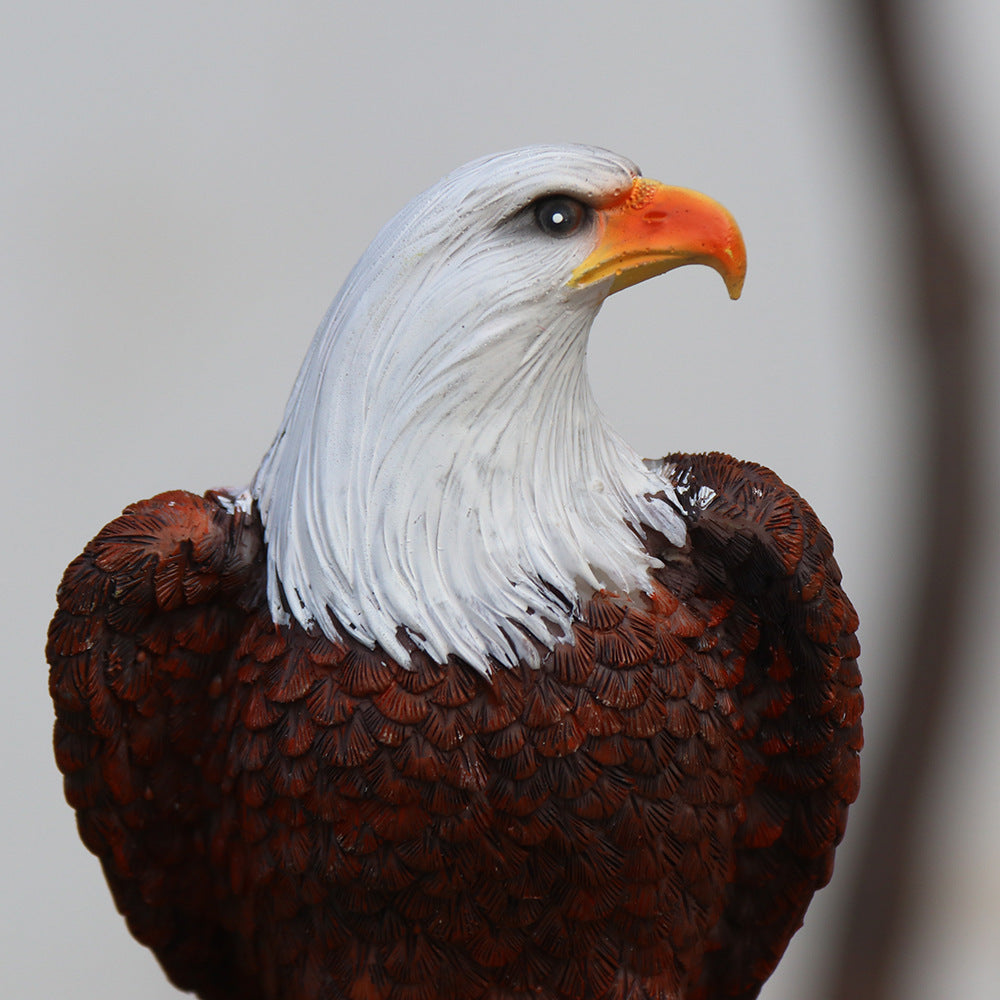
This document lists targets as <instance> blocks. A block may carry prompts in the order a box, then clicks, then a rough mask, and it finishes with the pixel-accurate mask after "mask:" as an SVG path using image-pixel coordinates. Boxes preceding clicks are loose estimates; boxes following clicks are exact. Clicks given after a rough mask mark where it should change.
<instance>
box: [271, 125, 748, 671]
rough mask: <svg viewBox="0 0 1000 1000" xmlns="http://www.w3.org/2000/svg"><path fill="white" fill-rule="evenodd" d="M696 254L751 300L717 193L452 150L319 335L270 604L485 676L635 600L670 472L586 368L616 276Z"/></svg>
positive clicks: (587, 154)
mask: <svg viewBox="0 0 1000 1000" xmlns="http://www.w3.org/2000/svg"><path fill="white" fill-rule="evenodd" d="M689 263H703V264H708V265H710V266H712V267H714V268H715V269H716V270H718V271H719V272H720V273H721V275H722V276H723V278H724V280H725V282H726V285H727V287H728V289H729V292H730V295H731V296H732V297H733V298H736V297H737V296H738V295H739V292H740V289H741V287H742V283H743V275H744V272H745V266H746V256H745V251H744V247H743V241H742V237H741V236H740V233H739V229H738V228H737V227H736V224H735V223H734V222H733V219H732V217H731V216H730V215H729V213H728V212H727V211H726V210H725V209H724V208H722V207H721V206H720V205H718V204H717V203H716V202H714V201H712V200H711V199H709V198H707V197H705V196H704V195H701V194H697V193H695V192H692V191H687V190H684V189H681V188H671V187H666V186H664V185H662V184H659V183H657V182H656V181H651V180H647V179H645V178H643V177H641V176H640V174H639V171H638V169H637V168H636V166H635V165H634V164H632V163H631V162H629V161H628V160H626V159H624V158H622V157H620V156H616V155H615V154H613V153H610V152H607V151H606V150H601V149H595V148H592V147H588V146H575V145H553V146H530V147H526V148H523V149H517V150H513V151H511V152H507V153H502V154H499V155H497V156H490V157H486V158H483V159H480V160H476V161H474V162H472V163H469V164H467V165H466V166H464V167H460V168H459V169H458V170H456V171H454V172H453V173H451V174H449V175H448V176H447V177H445V178H443V179H442V180H441V181H439V182H438V183H437V184H435V185H434V186H433V187H431V188H430V189H429V190H427V191H425V192H424V193H423V194H421V195H419V196H418V197H416V198H415V199H414V200H413V201H411V202H410V203H409V204H408V205H407V206H406V207H405V208H403V209H402V211H400V212H399V214H398V215H396V217H395V218H393V219H392V220H391V221H390V222H389V223H388V224H387V225H386V226H385V227H384V228H383V229H382V231H381V232H380V233H379V234H378V236H376V238H375V240H374V242H373V243H372V244H371V246H370V247H369V248H368V249H367V250H366V251H365V253H364V254H363V255H362V257H361V259H360V260H359V261H358V263H357V265H356V266H355V267H354V269H353V270H352V271H351V273H350V275H349V276H348V278H347V280H346V282H345V283H344V285H343V287H342V288H341V290H340V292H339V293H338V295H337V297H336V298H335V299H334V302H333V304H332V305H331V307H330V309H329V311H328V312H327V314H326V316H325V318H324V319H323V321H322V323H321V324H320V327H319V329H318V331H317V333H316V336H315V338H314V339H313V342H312V345H311V347H310V348H309V352H308V354H307V356H306V359H305V362H304V363H303V366H302V369H301V371H300V373H299V376H298V379H297V380H296V383H295V387H294V389H293V391H292V395H291V398H290V399H289V402H288V406H287V408H286V410H285V415H284V418H283V421H282V424H281V427H280V429H279V431H278V434H277V436H276V438H275V440H274V443H273V444H272V446H271V448H270V450H269V451H268V453H267V455H266V456H265V458H264V460H263V462H262V464H261V466H260V469H259V470H258V472H257V475H256V477H255V478H254V482H253V485H252V493H253V496H254V499H255V500H256V502H257V504H258V506H259V509H260V513H261V517H262V518H263V521H264V526H265V534H266V540H267V547H268V595H269V601H270V606H271V611H272V615H273V616H274V618H275V620H276V621H279V622H280V621H287V620H288V617H289V615H291V616H294V617H295V618H296V619H297V620H298V621H299V622H300V623H301V624H302V625H303V626H304V627H307V628H309V627H315V628H319V629H320V630H322V631H323V632H324V633H325V634H326V635H327V636H328V637H330V638H334V639H335V638H337V637H338V636H339V635H341V634H348V635H352V636H354V637H355V638H357V639H359V640H361V641H363V642H365V643H366V644H368V645H369V646H373V647H374V646H375V645H379V646H381V647H382V649H383V650H385V652H386V653H387V655H389V656H391V657H393V658H395V659H396V660H398V661H399V662H400V663H403V664H404V665H408V664H410V663H411V659H412V655H413V653H412V650H413V649H414V647H416V648H417V649H420V650H422V651H423V652H424V653H426V654H427V655H428V656H430V657H432V658H433V659H436V660H438V661H444V660H445V659H447V658H448V657H449V656H451V655H455V656H458V657H460V658H462V659H464V660H466V661H467V662H468V663H470V664H471V665H472V666H473V667H475V668H476V669H478V670H480V671H483V672H488V671H489V670H491V669H493V668H494V667H495V666H501V667H502V666H503V665H508V664H512V663H513V662H515V661H516V660H517V659H518V658H522V659H527V660H528V661H529V662H532V663H537V662H538V661H539V657H540V655H542V653H543V652H544V650H545V649H548V648H551V647H552V646H553V645H554V644H555V643H556V642H559V641H564V640H565V639H567V638H568V637H569V630H570V623H571V621H572V617H573V613H574V611H575V609H576V608H577V607H578V606H579V603H580V601H581V600H582V599H584V598H586V597H588V596H589V595H590V594H591V593H593V592H594V591H595V590H597V589H601V588H606V589H609V590H613V591H618V592H628V593H635V594H640V593H643V592H646V591H648V590H649V587H650V578H649V570H650V569H651V568H654V567H655V566H657V565H659V563H658V560H657V559H656V558H654V557H653V556H652V555H650V553H649V552H648V551H647V549H646V547H645V546H644V544H643V541H644V536H645V531H646V529H647V528H654V529H655V530H657V531H659V532H661V533H662V534H663V535H664V536H666V538H667V539H668V541H670V542H672V543H673V544H677V545H680V544H683V542H684V539H685V526H684V522H683V520H682V518H681V517H680V515H679V513H678V511H677V508H676V506H675V505H674V503H672V501H674V500H675V497H674V495H673V490H672V487H671V486H670V485H669V484H668V483H667V482H666V481H665V480H664V479H662V478H661V476H660V475H659V473H658V472H657V471H656V470H655V469H652V468H649V467H647V466H646V465H644V464H643V462H642V460H641V459H640V458H639V457H638V456H637V455H636V454H635V452H634V451H633V450H632V449H631V448H630V447H629V446H628V445H627V444H626V443H625V442H624V441H623V440H622V439H621V438H620V437H619V436H618V435H617V434H616V433H615V432H614V431H613V430H612V429H611V428H610V426H608V424H607V422H606V420H605V418H604V417H603V415H602V414H601V412H600V410H599V408H598V407H597V405H596V403H595V401H594V399H593V396H592V393H591V390H590V385H589V382H588V380H587V374H586V364H585V361H586V348H587V339H588V335H589V331H590V327H591V324H592V323H593V320H594V317H595V316H596V314H597V312H598V310H599V308H600V306H601V303H602V302H603V301H604V299H605V298H606V297H607V296H608V295H609V294H610V293H612V292H615V291H618V290H619V289H622V288H626V287H628V286H629V285H632V284H635V283H636V282H638V281H642V280H644V279H646V278H649V277H652V276H653V275H656V274H662V273H663V272H665V271H668V270H670V269H672V268H674V267H678V266H680V265H682V264H689Z"/></svg>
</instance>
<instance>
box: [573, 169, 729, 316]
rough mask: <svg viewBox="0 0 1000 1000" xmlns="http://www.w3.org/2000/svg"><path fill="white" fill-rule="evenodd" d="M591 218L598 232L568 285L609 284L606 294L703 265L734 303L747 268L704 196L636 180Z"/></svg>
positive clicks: (723, 220) (716, 208) (720, 214)
mask: <svg viewBox="0 0 1000 1000" xmlns="http://www.w3.org/2000/svg"><path fill="white" fill-rule="evenodd" d="M597 215H598V218H599V219H600V221H601V223H602V224H603V227H604V230H603V232H602V234H601V237H600V240H599V242H598V244H597V246H596V247H595V248H594V250H593V252H592V253H591V254H590V255H589V256H588V257H587V259H586V260H585V261H584V262H583V263H582V264H581V265H580V266H579V267H578V268H577V269H576V270H575V271H574V272H573V276H572V278H571V279H570V284H571V285H575V286H582V285H590V284H593V283H594V282H595V281H603V280H604V279H605V278H612V279H613V281H612V283H611V291H610V292H609V294H611V292H618V291H621V289H623V288H628V287H629V286H630V285H635V284H637V283H638V282H640V281H645V280H646V279H647V278H652V277H654V276H655V275H657V274H663V273H664V272H665V271H671V270H673V269H674V268H675V267H681V266H682V265H684V264H708V266H709V267H713V268H715V270H716V271H718V272H719V274H721V275H722V278H723V280H724V281H725V283H726V288H727V289H728V290H729V295H730V297H731V298H734V299H737V298H739V296H740V291H741V290H742V288H743V278H744V276H745V275H746V268H747V256H746V248H745V247H744V245H743V236H742V235H741V233H740V230H739V227H738V226H737V225H736V222H735V220H734V219H733V217H732V216H731V215H730V214H729V212H727V211H726V209H724V208H723V207H722V206H721V205H720V204H719V203H718V202H716V201H713V200H712V199H711V198H709V197H708V196H707V195H703V194H699V193H698V192H697V191H688V190H687V189H686V188H677V187H667V186H666V185H664V184H660V183H659V182H658V181H651V180H647V179H646V178H644V177H637V178H636V180H635V183H634V184H633V185H632V189H631V190H630V191H629V193H628V195H627V196H626V197H625V199H623V200H622V201H620V202H617V203H615V204H612V205H609V206H607V207H605V208H601V209H598V211H597Z"/></svg>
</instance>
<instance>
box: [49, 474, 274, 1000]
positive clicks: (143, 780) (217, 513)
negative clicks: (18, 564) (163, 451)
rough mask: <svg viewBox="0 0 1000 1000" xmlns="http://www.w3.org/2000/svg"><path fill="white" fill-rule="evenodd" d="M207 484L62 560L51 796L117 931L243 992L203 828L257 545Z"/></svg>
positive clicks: (257, 566) (220, 995)
mask: <svg viewBox="0 0 1000 1000" xmlns="http://www.w3.org/2000/svg"><path fill="white" fill-rule="evenodd" d="M218 496H219V495H218V494H208V495H206V496H205V497H198V496H195V495H193V494H190V493H185V492H173V493H164V494H161V495H160V496H157V497H154V498H153V499H151V500H146V501H143V502H141V503H138V504H135V505H133V506H131V507H129V508H127V509H126V510H125V511H124V512H123V514H122V516H121V517H119V518H117V519H116V520H114V521H112V522H111V523H110V524H109V525H107V527H105V528H104V529H103V530H102V531H101V533H100V534H99V535H97V537H96V538H95V539H94V540H93V541H92V542H91V543H90V544H89V545H88V546H87V547H86V549H85V550H84V551H83V553H82V554H81V555H80V556H79V557H78V558H77V559H75V560H74V561H73V562H72V563H71V564H70V566H69V567H68V569H67V570H66V573H65V575H64V577H63V580H62V584H61V585H60V587H59V592H58V610H57V611H56V614H55V617H54V618H53V620H52V624H51V626H50V629H49V638H48V645H47V648H46V653H47V657H48V660H49V663H50V665H51V672H50V688H51V693H52V697H53V700H54V702H55V708H56V726H55V748H56V759H57V762H58V764H59V767H60V770H62V772H63V773H64V775H65V792H66V798H67V800H68V801H69V803H70V804H71V805H72V806H73V807H74V808H75V809H76V810H77V822H78V826H79V830H80V836H81V838H82V839H83V841H84V843H85V844H86V845H87V847H88V848H89V849H90V850H91V851H92V852H93V853H94V854H96V855H97V856H98V857H99V858H100V860H101V864H102V866H103V868H104V873H105V876H106V877H107V880H108V883H109V885H110V887H111V890H112V893H113V895H114V898H115V902H116V904H117V906H118V909H119V910H120V911H121V912H122V913H123V914H124V915H125V917H126V919H127V921H128V924H129V927H130V929H131V931H132V933H133V934H134V935H135V937H136V938H138V940H140V941H142V942H143V943H144V944H146V945H148V946H149V947H150V948H152V949H153V951H154V952H155V953H156V954H157V956H158V957H159V959H160V962H161V963H162V965H163V967H164V969H165V971H166V972H167V974H168V975H169V976H170V978H171V979H172V980H173V982H174V983H175V984H176V985H177V986H179V987H180V988H181V989H185V990H196V991H198V993H199V995H200V996H202V997H205V998H207V1000H230V998H235V997H240V998H241V1000H253V998H255V997H257V996H258V995H259V993H258V987H257V985H255V984H254V982H253V981H252V980H247V979H246V977H244V975H243V974H242V973H241V962H240V961H239V956H236V955H232V954H230V951H231V949H232V948H233V945H232V943H231V942H232V938H231V936H229V935H227V934H225V933H223V932H222V930H221V927H220V923H219V920H218V911H219V907H220V905H222V901H221V900H220V898H219V897H220V895H221V893H220V890H219V888H218V886H219V879H218V877H217V876H215V875H214V874H213V873H212V872H211V871H210V868H209V861H208V854H209V845H207V844H206V843H205V836H206V831H207V830H210V829H211V821H210V819H209V817H211V816H212V815H215V814H217V812H218V809H219V798H220V796H221V794H222V792H221V788H222V786H223V781H222V768H223V755H224V751H225V738H224V736H220V727H221V726H222V724H223V720H222V719H221V718H220V717H219V716H220V711H219V709H218V707H217V706H218V704H219V700H218V699H219V695H220V693H221V692H220V691H218V690H217V688H218V686H219V685H220V683H221V681H220V676H221V672H222V666H223V664H224V663H225V662H226V660H227V659H228V658H229V657H230V656H231V647H232V645H233V643H234V642H235V639H236V637H237V635H238V634H239V631H240V629H241V627H242V624H243V621H244V619H245V610H244V609H245V607H246V602H247V601H249V600H253V599H254V597H255V596H257V597H258V598H259V595H255V594H254V593H253V588H254V586H255V584H257V582H258V581H259V580H261V579H262V577H263V572H262V570H261V560H262V558H263V547H262V543H261V538H260V531H259V522H256V525H255V527H252V528H251V527H250V526H249V525H250V523H251V522H250V518H249V516H245V515H244V514H243V513H242V512H241V511H239V510H236V511H235V513H230V512H229V511H227V510H226V509H225V508H224V507H223V506H222V505H221V504H220V502H219V500H218Z"/></svg>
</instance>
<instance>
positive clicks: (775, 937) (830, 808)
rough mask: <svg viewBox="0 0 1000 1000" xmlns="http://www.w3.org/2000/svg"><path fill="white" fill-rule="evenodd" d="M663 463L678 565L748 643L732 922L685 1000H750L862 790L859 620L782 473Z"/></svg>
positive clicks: (703, 460) (672, 459)
mask: <svg viewBox="0 0 1000 1000" xmlns="http://www.w3.org/2000/svg"><path fill="white" fill-rule="evenodd" d="M665 471H666V472H667V474H668V475H669V477H670V478H671V479H672V481H673V483H674V485H675V488H676V489H677V491H678V495H679V496H680V498H681V503H682V505H683V507H684V513H685V516H686V517H687V519H688V524H689V538H690V544H689V551H688V552H687V553H686V555H687V558H688V559H689V560H690V563H689V564H688V567H687V568H686V569H685V570H683V571H682V572H684V573H686V574H687V575H689V576H690V577H691V578H692V579H695V580H697V581H698V582H697V586H698V587H699V588H701V589H702V590H703V591H707V592H709V593H723V594H730V595H732V597H733V599H734V604H733V607H732V610H731V612H730V618H731V620H732V621H733V622H734V623H735V624H736V631H737V632H738V633H742V634H743V635H744V636H745V637H746V644H745V646H744V648H747V649H748V655H747V660H746V667H745V672H744V676H743V679H742V682H741V683H740V685H739V687H738V689H737V691H736V692H735V694H736V697H737V701H738V705H739V710H740V713H741V715H742V726H741V729H742V740H743V749H744V754H745V758H746V769H747V775H746V779H747V784H746V787H747V788H748V789H750V791H749V794H748V796H747V797H746V799H745V800H744V803H743V806H742V808H741V822H740V825H739V826H738V828H737V834H736V852H735V870H734V873H733V878H732V880H731V882H730V885H729V887H728V890H727V893H728V898H727V901H726V905H725V910H724V913H723V917H722V919H721V920H720V921H719V923H718V924H717V926H716V928H715V931H714V933H713V940H712V941H711V945H710V947H711V951H710V952H709V954H708V955H707V956H706V962H705V965H704V967H703V970H702V975H701V978H700V981H699V983H698V984H697V985H696V987H695V989H694V991H693V992H692V993H691V995H690V1000H716V998H721V997H727V998H738V1000H753V998H754V997H756V996H757V994H758V992H759V990H760V988H761V985H762V984H763V982H764V980H765V979H766V978H767V977H768V976H769V975H770V974H771V972H772V971H773V969H774V967H775V965H777V962H778V960H779V959H780V957H781V955H782V953H783V952H784V950H785V947H786V945H787V944H788V941H789V939H790V938H791V936H792V935H793V934H794V933H795V931H796V930H797V929H798V928H799V927H800V926H801V924H802V920H803V916H804V914H805V911H806V907H807V906H808V904H809V901H810V899H811V898H812V895H813V892H814V891H815V890H816V889H818V888H820V887H822V886H823V885H825V884H826V883H827V881H828V880H829V878H830V875H831V873H832V870H833V854H834V848H835V847H836V845H837V844H838V843H839V842H840V839H841V837H842V836H843V833H844V826H845V823H846V820H847V807H848V805H849V804H850V803H851V802H853V801H854V799H855V797H856V796H857V793H858V787H859V778H860V770H859V757H858V754H859V751H860V749H861V743H862V733H861V709H862V697H861V691H860V683H861V677H860V674H859V672H858V666H857V660H856V657H857V656H858V653H859V647H858V642H857V639H856V637H855V634H854V633H855V630H856V628H857V625H858V618H857V615H856V614H855V611H854V608H853V607H852V606H851V603H850V601H849V600H848V599H847V597H846V595H845V594H844V591H843V590H842V589H841V586H840V580H841V574H840V570H839V568H838V566H837V563H836V561H835V560H834V558H833V543H832V541H831V539H830V535H829V534H828V533H827V531H826V529H825V528H824V527H823V526H822V524H820V522H819V520H818V519H817V517H816V515H815V514H814V513H813V511H812V509H811V508H810V507H809V505H808V504H807V503H806V502H805V501H804V500H803V499H802V498H801V497H800V496H798V494H797V493H795V491H794V490H791V489H790V488H789V487H787V486H786V485H785V484H784V483H783V482H782V481H781V480H780V479H779V478H778V477H777V476H776V475H774V473H772V472H770V471H769V470H768V469H765V468H763V467H761V466H758V465H754V464H752V463H749V462H739V461H737V460H735V459H733V458H730V457H729V456H727V455H722V454H717V453H716V454H708V455H671V456H669V457H668V458H667V459H665ZM691 564H693V569H694V570H695V572H694V573H691ZM664 573H666V574H667V576H668V577H669V575H670V573H671V567H670V564H669V563H668V564H667V567H666V569H665V570H664ZM754 640H756V641H754Z"/></svg>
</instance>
